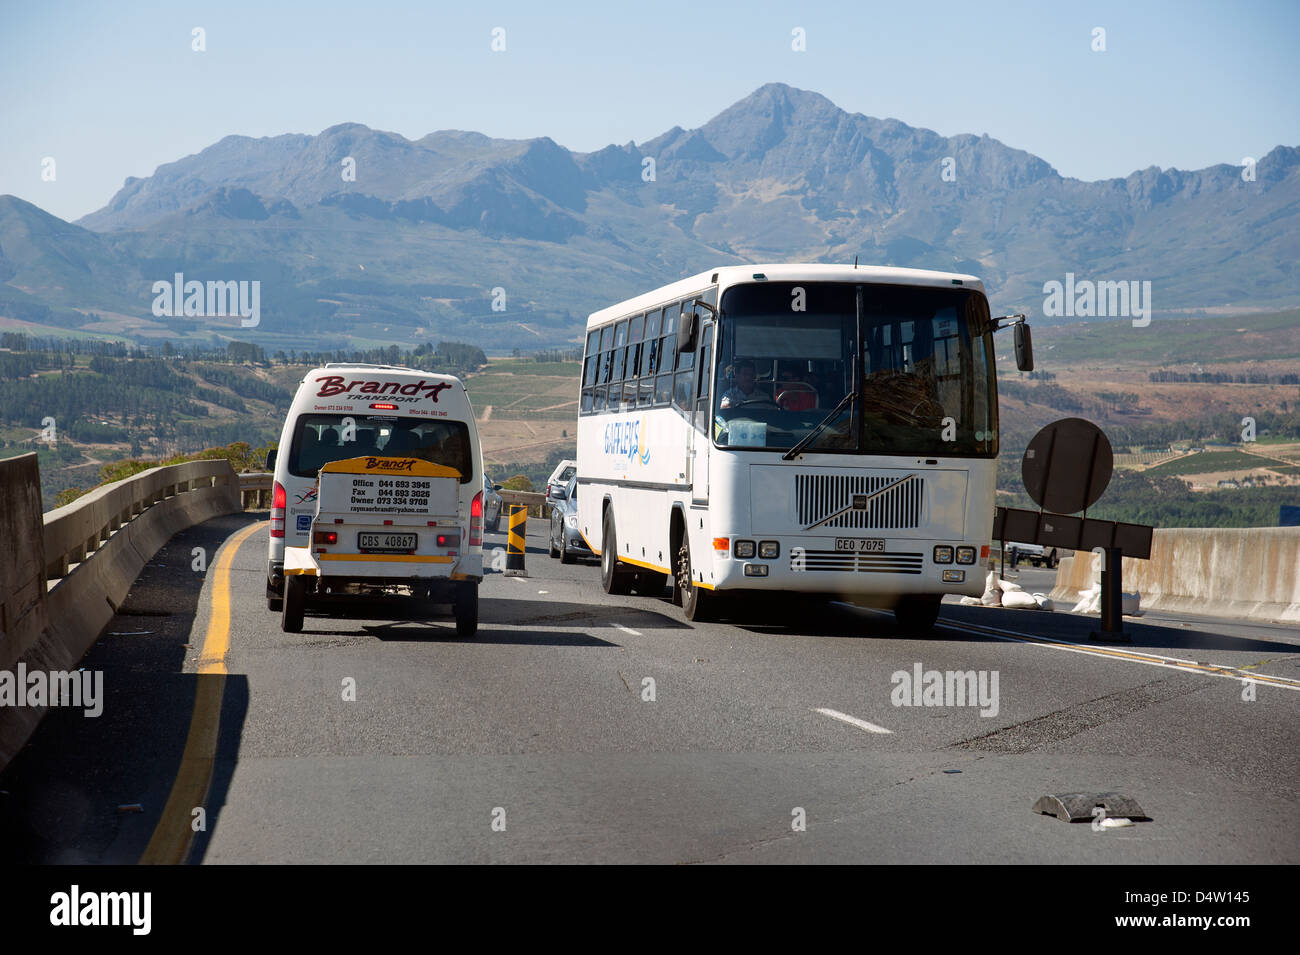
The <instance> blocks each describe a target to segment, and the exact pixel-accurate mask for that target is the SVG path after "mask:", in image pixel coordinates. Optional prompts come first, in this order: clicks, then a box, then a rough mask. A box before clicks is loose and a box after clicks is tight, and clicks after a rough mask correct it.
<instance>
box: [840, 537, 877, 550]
mask: <svg viewBox="0 0 1300 955" xmlns="http://www.w3.org/2000/svg"><path fill="white" fill-rule="evenodd" d="M835 549H836V550H850V551H854V552H855V553H868V554H870V553H881V554H883V553H884V552H885V539H884V538H883V537H837V538H835Z"/></svg>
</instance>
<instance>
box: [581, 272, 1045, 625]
mask: <svg viewBox="0 0 1300 955" xmlns="http://www.w3.org/2000/svg"><path fill="white" fill-rule="evenodd" d="M1023 322H1024V316H1021V315H1016V316H1006V317H1003V318H996V319H995V318H993V317H991V316H990V314H989V306H988V301H987V299H986V298H985V295H984V287H983V284H982V283H981V282H980V280H979V279H977V278H975V277H974V276H971V275H957V274H951V273H946V272H929V271H921V270H917V269H895V268H880V267H863V268H855V267H854V266H850V265H759V266H728V267H723V268H718V269H711V270H709V271H707V272H703V273H701V274H699V275H695V276H692V277H691V278H686V279H682V280H681V281H679V282H675V283H673V284H671V285H666V286H664V287H663V288H659V289H656V290H654V291H652V292H647V293H646V294H644V295H640V296H637V297H636V298H633V299H629V300H628V301H626V302H621V303H619V304H617V305H611V306H609V307H608V308H604V309H601V310H600V311H597V312H595V313H593V314H592V315H591V316H590V318H588V320H587V342H586V350H585V356H584V359H583V370H582V386H581V391H580V402H579V414H578V461H579V469H578V470H579V484H580V486H581V491H582V493H581V498H580V502H579V505H578V530H579V531H580V532H581V534H582V535H583V538H584V539H585V540H586V542H587V545H588V546H589V547H590V548H591V550H592V552H593V553H595V554H597V555H599V556H600V558H601V583H602V586H603V587H604V589H605V590H606V592H609V593H627V592H628V591H629V590H636V591H637V592H638V593H642V594H646V595H655V594H658V593H662V590H663V587H664V584H665V582H667V581H668V580H671V581H672V593H673V599H674V601H675V602H677V603H679V604H680V605H681V606H682V608H683V611H684V613H685V615H686V617H687V619H690V620H697V619H709V618H710V617H711V616H714V615H719V614H725V612H726V610H727V608H729V607H734V606H736V605H737V602H738V598H743V597H744V595H745V594H746V593H752V592H755V591H776V592H786V593H790V592H798V593H803V594H809V595H815V596H817V597H820V598H823V599H829V600H835V599H839V600H843V599H850V600H854V601H856V602H861V603H864V604H868V605H875V606H880V607H886V608H889V609H892V610H893V612H894V615H895V617H896V618H897V620H898V622H899V624H900V625H901V626H902V627H904V628H907V629H912V630H928V629H929V628H930V627H931V626H932V625H933V624H934V621H935V618H936V617H937V615H938V613H939V604H940V601H941V600H942V598H943V596H944V594H954V595H971V596H976V595H979V594H980V593H982V592H983V589H984V579H983V574H981V573H980V571H979V565H978V561H980V560H981V559H985V558H987V557H988V553H989V546H990V535H991V534H992V524H993V513H994V503H993V494H994V489H995V484H996V466H997V456H998V438H999V429H998V406H997V383H996V368H995V364H994V361H995V356H994V348H993V333H994V332H995V331H996V330H997V329H998V328H1002V327H1006V326H1008V325H1013V326H1014V327H1015V329H1016V331H1015V335H1016V349H1015V350H1016V357H1017V366H1018V367H1019V368H1020V369H1021V370H1025V371H1028V370H1032V368H1033V358H1032V348H1031V342H1030V338H1029V328H1028V326H1027V325H1025V324H1023Z"/></svg>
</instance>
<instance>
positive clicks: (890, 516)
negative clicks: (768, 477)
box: [794, 474, 925, 530]
mask: <svg viewBox="0 0 1300 955" xmlns="http://www.w3.org/2000/svg"><path fill="white" fill-rule="evenodd" d="M903 476H904V475H903V474H796V475H795V478H794V480H795V484H794V496H795V512H796V513H797V515H798V519H799V524H800V525H801V526H802V527H809V526H810V525H812V524H816V523H817V522H818V521H822V520H825V519H826V517H828V516H829V515H831V514H834V513H835V512H837V511H840V510H843V509H844V508H846V507H848V506H850V505H851V504H852V503H853V497H854V495H855V494H856V495H868V494H873V493H875V492H876V491H879V490H880V489H881V488H884V487H887V486H888V485H890V484H893V483H894V482H896V481H898V480H899V478H901V477H903ZM924 499H925V487H924V480H923V479H922V478H919V477H918V478H912V479H911V480H908V481H903V482H902V483H900V484H898V485H897V486H896V487H892V488H890V489H889V490H887V491H885V493H883V494H880V495H878V496H876V497H873V498H871V499H870V500H868V501H867V506H866V508H865V509H861V510H851V511H845V513H843V514H841V515H840V516H839V517H835V518H832V519H831V520H829V521H826V523H825V524H822V525H821V526H822V527H827V528H837V527H838V528H850V529H856V530H902V529H905V528H914V527H920V526H921V505H922V502H923V501H924Z"/></svg>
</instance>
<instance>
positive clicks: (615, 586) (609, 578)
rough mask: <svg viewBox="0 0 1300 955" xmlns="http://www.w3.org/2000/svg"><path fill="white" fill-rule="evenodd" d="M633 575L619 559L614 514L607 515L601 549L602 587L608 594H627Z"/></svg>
mask: <svg viewBox="0 0 1300 955" xmlns="http://www.w3.org/2000/svg"><path fill="white" fill-rule="evenodd" d="M631 576H632V575H631V574H629V573H628V572H627V571H626V570H624V569H623V567H622V565H621V564H620V563H619V559H618V535H617V534H616V533H615V530H614V513H613V511H612V510H611V511H610V512H608V513H607V514H606V515H605V533H604V535H603V537H602V540H601V547H600V585H601V587H603V588H604V590H605V593H607V594H625V593H627V592H628V590H629V589H630V585H631V583H632V581H631Z"/></svg>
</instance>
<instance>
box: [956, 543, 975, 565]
mask: <svg viewBox="0 0 1300 955" xmlns="http://www.w3.org/2000/svg"><path fill="white" fill-rule="evenodd" d="M957 563H959V564H973V563H975V548H974V547H958V548H957Z"/></svg>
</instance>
